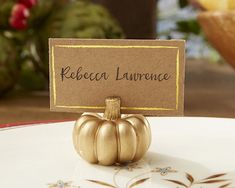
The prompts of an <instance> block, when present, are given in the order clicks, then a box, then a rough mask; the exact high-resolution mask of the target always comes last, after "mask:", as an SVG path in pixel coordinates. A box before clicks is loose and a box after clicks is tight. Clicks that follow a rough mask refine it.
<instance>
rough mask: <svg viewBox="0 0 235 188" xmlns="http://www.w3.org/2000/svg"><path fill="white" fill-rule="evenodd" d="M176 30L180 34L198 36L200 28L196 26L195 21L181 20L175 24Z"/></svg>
mask: <svg viewBox="0 0 235 188" xmlns="http://www.w3.org/2000/svg"><path fill="white" fill-rule="evenodd" d="M176 25H177V30H178V31H179V32H182V33H188V34H190V33H192V34H195V35H199V34H200V33H201V27H200V25H199V24H198V22H197V20H195V19H192V20H187V21H185V20H181V21H178V22H177V23H176Z"/></svg>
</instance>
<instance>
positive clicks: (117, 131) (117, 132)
mask: <svg viewBox="0 0 235 188" xmlns="http://www.w3.org/2000/svg"><path fill="white" fill-rule="evenodd" d="M115 126H116V131H115V134H116V140H117V161H118V162H120V153H121V144H120V136H119V127H118V124H117V123H116V122H115Z"/></svg>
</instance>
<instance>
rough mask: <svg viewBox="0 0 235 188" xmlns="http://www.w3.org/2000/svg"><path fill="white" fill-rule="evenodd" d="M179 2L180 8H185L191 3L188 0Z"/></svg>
mask: <svg viewBox="0 0 235 188" xmlns="http://www.w3.org/2000/svg"><path fill="white" fill-rule="evenodd" d="M178 4H179V7H180V8H184V7H186V6H188V5H189V3H188V0H179V1H178Z"/></svg>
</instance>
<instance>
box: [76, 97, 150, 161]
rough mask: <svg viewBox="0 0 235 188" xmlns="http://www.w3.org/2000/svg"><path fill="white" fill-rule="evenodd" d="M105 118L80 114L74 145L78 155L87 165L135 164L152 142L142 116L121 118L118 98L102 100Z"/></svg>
mask: <svg viewBox="0 0 235 188" xmlns="http://www.w3.org/2000/svg"><path fill="white" fill-rule="evenodd" d="M105 103H106V109H105V113H104V117H103V118H102V117H101V116H99V115H98V114H95V113H89V114H83V115H82V116H81V117H80V118H78V120H77V121H76V123H75V126H74V130H73V143H74V147H75V149H76V151H77V152H78V154H79V155H80V156H81V157H82V158H83V159H85V160H86V161H88V162H90V163H98V164H101V165H112V164H115V163H127V162H133V161H138V160H139V159H141V158H142V156H143V155H144V154H145V153H146V151H147V150H148V148H149V145H150V142H151V131H150V126H149V123H148V121H147V119H146V118H145V117H144V116H142V115H126V116H124V117H122V118H121V115H120V104H121V101H120V98H117V97H109V98H107V99H106V101H105Z"/></svg>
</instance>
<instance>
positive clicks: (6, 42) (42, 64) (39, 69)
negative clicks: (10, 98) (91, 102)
mask: <svg viewBox="0 0 235 188" xmlns="http://www.w3.org/2000/svg"><path fill="white" fill-rule="evenodd" d="M15 3H16V1H15V0H0V15H1V17H0V51H1V53H0V95H1V94H3V93H5V92H6V91H8V90H9V89H11V88H13V87H14V85H15V84H18V85H20V86H21V87H22V88H24V89H27V90H38V89H43V88H45V87H47V85H46V84H47V83H48V80H47V79H48V67H49V65H48V38H50V37H60V38H61V37H64V38H107V39H111V38H123V37H124V35H123V32H122V29H121V28H120V27H119V25H118V23H117V22H116V21H115V20H114V19H113V18H112V16H111V15H110V14H109V12H108V11H107V10H106V9H105V8H104V7H102V6H100V5H97V4H94V3H92V2H91V1H89V0H75V1H74V0H39V1H38V4H37V5H36V6H35V7H33V8H32V9H30V17H29V19H28V20H27V24H28V28H27V29H26V30H15V29H13V28H12V27H10V25H9V18H10V15H11V10H12V7H13V5H14V4H15ZM43 75H44V77H43Z"/></svg>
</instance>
